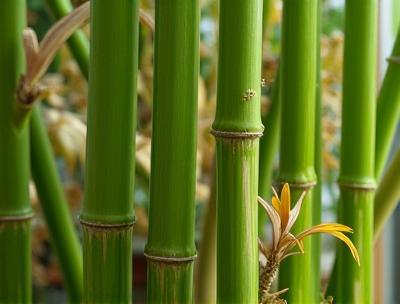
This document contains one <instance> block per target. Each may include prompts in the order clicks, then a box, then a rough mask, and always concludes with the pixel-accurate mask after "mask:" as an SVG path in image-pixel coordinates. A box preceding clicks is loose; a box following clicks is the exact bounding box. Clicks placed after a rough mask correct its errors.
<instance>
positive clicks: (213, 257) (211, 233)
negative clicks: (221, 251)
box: [196, 165, 217, 304]
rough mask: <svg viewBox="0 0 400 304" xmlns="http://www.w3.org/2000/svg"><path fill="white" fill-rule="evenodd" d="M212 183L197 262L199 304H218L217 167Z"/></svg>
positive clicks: (197, 295)
mask: <svg viewBox="0 0 400 304" xmlns="http://www.w3.org/2000/svg"><path fill="white" fill-rule="evenodd" d="M213 167H214V168H213V171H214V174H213V177H212V180H211V182H210V188H211V189H210V197H209V199H208V206H207V210H206V214H205V215H204V223H203V229H202V239H201V243H200V250H199V259H198V262H197V290H196V299H197V303H202V304H215V303H217V288H216V287H217V286H216V285H217V219H216V217H217V214H216V211H217V210H216V207H217V206H216V180H215V179H216V176H215V165H214V166H213Z"/></svg>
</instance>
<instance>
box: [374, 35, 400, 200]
mask: <svg viewBox="0 0 400 304" xmlns="http://www.w3.org/2000/svg"><path fill="white" fill-rule="evenodd" d="M396 57H398V60H397V62H396V60H394V58H396ZM391 58H393V60H390V59H389V60H388V68H387V71H386V74H385V78H384V79H383V83H382V87H381V89H380V92H379V96H378V102H377V108H376V143H375V151H376V152H375V153H376V156H375V176H376V178H377V180H378V181H379V180H380V178H381V176H382V173H383V170H384V168H385V164H386V161H387V159H388V155H389V152H390V147H391V146H392V142H393V138H394V135H395V132H396V129H397V122H398V120H399V117H400V86H399V85H398V84H399V83H400V29H399V32H398V34H397V38H396V41H395V44H394V47H393V50H392V55H391ZM377 203H378V204H379V202H377Z"/></svg>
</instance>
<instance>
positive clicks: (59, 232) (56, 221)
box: [30, 106, 83, 303]
mask: <svg viewBox="0 0 400 304" xmlns="http://www.w3.org/2000/svg"><path fill="white" fill-rule="evenodd" d="M30 126H31V168H32V176H33V180H34V182H35V185H36V190H37V192H38V195H39V199H40V201H41V205H42V209H43V212H44V216H45V218H46V222H47V225H48V227H49V232H50V236H51V239H52V243H53V245H54V248H55V251H56V254H57V257H58V259H59V262H60V265H61V270H62V275H63V278H64V282H65V286H66V289H67V292H68V296H69V300H70V302H72V303H78V302H81V300H82V292H83V270H82V252H81V248H80V244H79V240H78V237H77V234H76V232H75V227H74V224H73V221H72V219H71V216H70V212H69V209H68V204H67V202H66V200H65V196H64V190H63V188H62V184H61V181H60V178H59V176H58V172H57V168H56V164H55V161H54V155H53V152H52V149H51V144H50V141H49V139H48V137H47V132H46V129H45V126H44V124H43V121H42V119H41V116H40V111H39V108H38V106H36V107H35V108H34V109H33V113H32V117H31V124H30Z"/></svg>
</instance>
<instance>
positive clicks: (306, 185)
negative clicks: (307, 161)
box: [275, 180, 317, 191]
mask: <svg viewBox="0 0 400 304" xmlns="http://www.w3.org/2000/svg"><path fill="white" fill-rule="evenodd" d="M285 183H288V184H289V187H290V188H293V189H300V190H303V191H307V190H309V189H311V188H313V187H314V186H315V185H316V184H317V181H315V180H312V181H309V182H286V181H277V182H275V186H276V188H278V189H281V188H282V187H283V185H284V184H285Z"/></svg>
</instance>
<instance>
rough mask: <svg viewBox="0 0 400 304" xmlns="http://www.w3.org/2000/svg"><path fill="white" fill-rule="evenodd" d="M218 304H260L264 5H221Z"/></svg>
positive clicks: (254, 0) (228, 0)
mask: <svg viewBox="0 0 400 304" xmlns="http://www.w3.org/2000/svg"><path fill="white" fill-rule="evenodd" d="M220 12H221V14H220V24H219V30H220V43H219V44H220V47H219V59H218V60H219V62H218V64H219V73H218V96H217V112H216V117H215V121H214V124H213V130H212V133H213V135H214V136H215V137H216V141H217V147H216V149H217V302H218V303H257V301H258V245H257V235H258V233H257V228H258V227H257V220H258V216H257V203H256V202H257V194H258V149H259V137H260V136H261V135H262V131H263V126H262V122H261V115H260V86H261V85H260V82H261V64H260V62H261V44H262V1H261V0H248V1H241V0H233V1H232V0H221V1H220Z"/></svg>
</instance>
